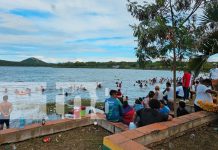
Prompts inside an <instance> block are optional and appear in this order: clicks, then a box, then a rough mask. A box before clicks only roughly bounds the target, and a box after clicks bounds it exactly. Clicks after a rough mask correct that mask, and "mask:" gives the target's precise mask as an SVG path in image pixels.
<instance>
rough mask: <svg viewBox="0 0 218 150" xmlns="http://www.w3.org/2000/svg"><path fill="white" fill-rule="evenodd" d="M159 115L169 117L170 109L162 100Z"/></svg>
mask: <svg viewBox="0 0 218 150" xmlns="http://www.w3.org/2000/svg"><path fill="white" fill-rule="evenodd" d="M159 112H160V113H162V114H164V115H169V113H170V108H169V107H168V106H167V104H166V103H165V101H164V100H160V110H159Z"/></svg>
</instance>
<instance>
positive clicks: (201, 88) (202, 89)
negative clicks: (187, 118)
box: [194, 79, 217, 112]
mask: <svg viewBox="0 0 218 150" xmlns="http://www.w3.org/2000/svg"><path fill="white" fill-rule="evenodd" d="M210 85H211V82H210V79H205V80H202V81H201V82H200V84H199V85H198V86H197V89H196V98H195V101H194V108H195V112H197V111H201V110H203V109H202V108H201V107H200V106H199V105H198V101H199V100H201V101H203V102H204V103H205V102H210V103H213V97H212V95H211V94H215V95H217V92H216V91H213V90H211V89H209V86H210Z"/></svg>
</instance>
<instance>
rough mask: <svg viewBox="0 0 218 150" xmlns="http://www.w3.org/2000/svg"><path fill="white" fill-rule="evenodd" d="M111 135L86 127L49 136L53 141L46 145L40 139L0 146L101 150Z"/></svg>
mask: <svg viewBox="0 0 218 150" xmlns="http://www.w3.org/2000/svg"><path fill="white" fill-rule="evenodd" d="M110 134H111V133H110V132H108V131H106V130H104V129H103V128H101V127H99V126H94V125H92V126H86V127H81V128H76V129H73V130H69V131H66V132H61V133H57V134H53V135H49V136H44V137H50V138H51V141H50V142H49V143H44V142H43V138H44V137H39V138H35V139H30V140H27V141H23V142H19V143H14V144H10V145H2V146H0V150H15V149H16V150H101V149H102V144H103V137H104V136H108V135H110Z"/></svg>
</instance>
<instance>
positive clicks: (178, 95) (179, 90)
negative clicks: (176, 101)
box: [176, 82, 184, 99]
mask: <svg viewBox="0 0 218 150" xmlns="http://www.w3.org/2000/svg"><path fill="white" fill-rule="evenodd" d="M176 98H180V99H184V91H183V87H182V82H178V83H177V87H176Z"/></svg>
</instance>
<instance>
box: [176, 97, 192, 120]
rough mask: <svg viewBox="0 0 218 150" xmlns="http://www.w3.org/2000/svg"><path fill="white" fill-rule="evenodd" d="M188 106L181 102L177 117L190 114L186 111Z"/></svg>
mask: <svg viewBox="0 0 218 150" xmlns="http://www.w3.org/2000/svg"><path fill="white" fill-rule="evenodd" d="M185 107H186V104H185V102H184V101H180V102H179V108H178V109H177V117H179V116H183V115H187V114H189V112H188V111H187V110H186V108H185Z"/></svg>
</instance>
